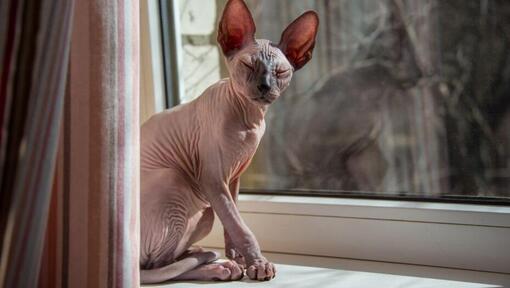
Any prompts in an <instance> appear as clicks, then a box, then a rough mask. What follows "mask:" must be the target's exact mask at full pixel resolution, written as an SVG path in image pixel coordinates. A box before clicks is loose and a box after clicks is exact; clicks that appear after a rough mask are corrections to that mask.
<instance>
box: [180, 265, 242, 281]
mask: <svg viewBox="0 0 510 288" xmlns="http://www.w3.org/2000/svg"><path fill="white" fill-rule="evenodd" d="M243 276H244V269H243V268H242V267H241V266H240V265H239V264H237V263H236V262H235V261H230V260H227V261H225V262H218V263H208V264H204V265H200V266H197V267H196V268H195V269H192V270H190V271H188V272H185V273H182V274H181V275H179V276H177V277H175V278H174V279H173V280H198V281H235V280H240V279H242V278H243Z"/></svg>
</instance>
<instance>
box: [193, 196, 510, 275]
mask: <svg viewBox="0 0 510 288" xmlns="http://www.w3.org/2000/svg"><path fill="white" fill-rule="evenodd" d="M238 206H239V210H240V212H241V215H242V217H243V219H244V221H245V222H246V223H247V225H248V226H249V227H250V229H251V230H252V232H253V233H254V234H255V235H256V237H257V240H258V241H259V244H260V246H261V247H262V250H263V251H265V252H266V253H270V252H273V253H283V254H294V255H305V256H312V257H314V256H316V257H328V258H343V259H352V260H360V261H369V262H373V261H376V262H385V263H393V264H404V265H420V266H433V267H439V268H452V269H467V270H472V271H479V272H494V273H510V266H508V263H510V250H509V249H508V239H510V207H501V206H487V205H474V204H449V203H424V202H410V201H391V200H368V199H345V198H325V197H300V196H295V197H294V196H270V195H252V194H250V195H246V194H245V195H243V194H241V195H240V196H239V204H238ZM198 245H201V246H206V247H223V229H222V227H221V223H220V221H218V218H216V221H215V224H214V227H213V230H212V232H211V233H210V235H209V236H208V237H206V238H205V239H204V240H202V241H200V242H199V243H198Z"/></svg>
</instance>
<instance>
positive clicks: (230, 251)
mask: <svg viewBox="0 0 510 288" xmlns="http://www.w3.org/2000/svg"><path fill="white" fill-rule="evenodd" d="M239 186H240V181H239V178H236V179H234V180H232V181H231V182H230V185H229V186H228V187H229V190H230V195H232V200H234V204H235V205H236V207H237V200H238V196H239ZM238 210H239V209H238ZM223 237H224V239H225V256H226V257H227V258H228V259H230V260H233V261H235V262H236V263H237V264H239V265H241V266H242V267H244V268H246V261H245V259H244V256H243V255H242V254H241V252H240V251H239V249H237V248H236V247H235V245H234V242H232V238H231V237H230V235H228V233H227V230H226V229H223Z"/></svg>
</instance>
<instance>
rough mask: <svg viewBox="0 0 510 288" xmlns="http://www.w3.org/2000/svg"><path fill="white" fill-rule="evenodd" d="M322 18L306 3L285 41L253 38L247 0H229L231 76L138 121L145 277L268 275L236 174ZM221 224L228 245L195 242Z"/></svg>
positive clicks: (223, 42)
mask: <svg viewBox="0 0 510 288" xmlns="http://www.w3.org/2000/svg"><path fill="white" fill-rule="evenodd" d="M318 24H319V19H318V16H317V14H316V13H315V12H313V11H308V12H305V13H304V14H303V15H301V16H300V17H298V18H297V19H296V20H294V22H292V23H291V24H290V25H289V26H288V27H287V28H286V29H285V31H284V32H283V33H282V36H281V40H280V43H279V44H273V43H271V42H270V41H268V40H259V39H255V23H254V21H253V18H252V16H251V14H250V11H249V10H248V8H247V6H246V4H245V3H244V2H243V1H242V0H229V1H228V2H227V4H226V6H225V9H224V11H223V15H222V17H221V20H220V23H219V29H218V38H217V39H218V42H219V45H220V47H221V49H222V51H223V54H224V56H225V61H226V64H227V67H228V71H229V75H230V78H227V79H223V80H221V81H219V82H217V83H216V84H214V85H212V86H210V87H209V88H208V89H206V90H205V92H204V93H203V94H202V95H201V96H200V97H198V98H197V99H195V100H194V101H191V102H189V103H186V104H182V105H179V106H176V107H174V108H172V109H170V110H167V111H164V112H162V113H159V114H156V115H154V116H152V117H151V118H150V119H149V120H148V121H147V122H146V123H145V124H144V125H143V126H142V130H141V255H140V265H141V281H142V283H157V282H163V281H167V280H239V279H241V278H242V277H243V275H244V268H245V267H247V269H246V274H247V275H248V277H249V278H250V279H256V280H261V281H262V280H270V279H272V278H273V277H274V276H275V273H276V269H275V266H274V265H273V264H272V263H270V262H269V261H268V260H267V259H266V258H264V256H262V253H261V251H260V247H259V244H258V242H257V240H256V239H255V236H254V234H253V233H252V232H251V231H250V229H249V228H248V226H247V225H246V224H245V223H244V222H243V219H241V215H240V214H239V211H238V209H237V207H236V200H237V195H238V193H239V177H240V176H241V174H242V173H243V171H244V170H245V169H246V167H247V166H248V165H249V163H250V161H251V159H252V157H253V155H254V153H255V151H256V149H257V146H258V144H259V141H260V138H261V137H262V135H263V134H264V130H265V122H264V115H265V113H266V111H267V109H268V106H269V104H271V103H272V102H273V101H275V100H276V99H277V98H278V97H279V96H280V94H281V93H282V92H283V91H284V90H285V89H286V88H287V86H288V85H289V83H290V80H291V78H292V74H293V72H294V71H295V70H298V69H300V68H301V67H303V65H305V63H307V62H308V61H309V60H310V59H311V57H312V50H313V47H314V44H315V36H316V34H317V29H318ZM213 211H214V212H216V214H217V215H218V217H219V218H220V220H221V223H222V224H223V227H224V236H225V252H226V253H225V254H226V256H227V257H228V258H229V259H231V260H227V261H226V262H221V263H213V261H215V260H216V259H218V256H219V255H217V253H214V252H208V251H204V250H203V249H201V248H194V249H193V248H190V247H191V245H192V244H193V243H195V242H197V241H199V240H200V239H202V238H204V237H205V236H206V235H207V234H209V232H210V231H211V228H212V224H213V221H214V212H213Z"/></svg>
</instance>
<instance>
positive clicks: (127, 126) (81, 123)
mask: <svg viewBox="0 0 510 288" xmlns="http://www.w3.org/2000/svg"><path fill="white" fill-rule="evenodd" d="M138 11H139V10H138V1H134V0H133V1H98V0H91V1H88V0H76V4H75V16H74V21H73V32H72V44H71V53H70V66H69V67H70V68H69V78H68V80H69V81H68V89H67V93H66V99H65V100H66V102H65V108H64V120H63V128H62V129H63V133H62V135H63V137H62V139H61V146H60V154H59V156H60V158H59V160H60V161H59V162H58V164H57V165H58V166H57V174H56V181H55V183H56V184H55V188H54V193H55V194H56V196H55V197H54V202H52V205H53V207H54V208H53V209H52V212H54V214H53V215H52V216H53V218H52V219H51V218H50V221H49V226H48V234H47V239H46V240H47V243H46V250H45V257H44V259H43V261H44V262H43V263H45V264H47V265H44V266H45V267H49V268H46V272H47V273H48V274H47V275H46V277H45V279H42V280H44V281H43V282H42V285H40V287H138V286H139V276H138V275H139V261H138V257H139V250H138V249H139V248H138V246H139V223H138V221H139V208H138V206H139V203H138V199H139V196H138V192H139V111H138V105H139V104H138V98H139V87H138V85H139V27H138V25H139V20H138ZM52 235H53V236H52ZM55 235H56V236H55ZM51 238H53V239H51ZM55 247H57V248H56V249H55ZM55 259H56V260H55ZM52 265H54V266H53V268H51V267H52Z"/></svg>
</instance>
